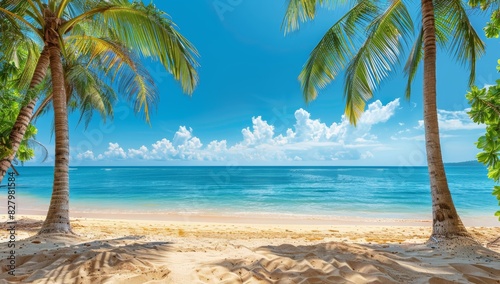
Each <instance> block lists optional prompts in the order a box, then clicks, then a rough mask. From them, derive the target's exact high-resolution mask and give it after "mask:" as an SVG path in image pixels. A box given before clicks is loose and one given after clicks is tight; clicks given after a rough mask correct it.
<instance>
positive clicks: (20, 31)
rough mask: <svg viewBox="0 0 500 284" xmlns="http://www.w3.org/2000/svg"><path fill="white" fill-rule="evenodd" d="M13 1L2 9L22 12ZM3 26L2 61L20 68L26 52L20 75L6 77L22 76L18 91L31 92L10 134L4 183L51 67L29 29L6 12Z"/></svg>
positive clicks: (1, 163)
mask: <svg viewBox="0 0 500 284" xmlns="http://www.w3.org/2000/svg"><path fill="white" fill-rule="evenodd" d="M10 2H11V1H6V0H2V1H0V8H3V7H7V6H9V7H10V8H12V11H13V12H20V10H21V9H19V8H18V7H17V6H13V5H11V4H10ZM0 25H1V29H2V34H1V35H0V46H1V50H2V58H1V60H2V61H12V62H15V65H17V66H16V67H17V68H19V66H18V65H19V63H18V61H19V59H20V54H22V53H23V52H22V51H25V52H26V60H24V62H23V63H24V64H23V68H22V69H21V72H19V71H14V70H10V72H9V71H7V70H6V72H5V73H3V74H4V75H8V74H9V73H12V72H16V73H19V74H18V75H17V78H16V80H17V85H16V86H15V89H16V90H18V91H19V92H26V90H27V89H29V90H30V91H29V92H28V94H27V96H26V98H27V99H26V100H25V102H27V103H24V104H21V106H22V107H21V109H20V111H19V114H18V115H17V119H16V120H15V123H14V125H13V126H12V128H11V131H10V134H9V135H8V137H9V139H8V140H9V146H10V148H11V150H12V151H10V154H9V155H4V156H2V157H1V158H0V183H1V182H2V180H3V177H4V176H5V174H6V173H7V170H8V169H9V168H10V167H11V164H12V161H13V160H14V158H15V156H16V153H17V152H18V149H19V147H20V146H21V145H22V141H23V140H24V136H25V133H26V131H27V130H28V129H29V127H30V126H29V125H30V121H31V115H32V113H33V109H34V108H35V105H36V102H37V97H36V96H33V94H34V93H36V90H35V88H36V87H37V86H38V85H39V84H40V83H41V82H42V80H43V79H44V78H45V75H46V72H47V69H48V66H49V57H48V55H49V54H48V49H47V48H44V49H43V50H42V51H41V52H40V51H39V49H38V46H39V45H41V43H40V42H37V40H36V39H34V38H31V37H29V36H26V34H27V33H29V30H27V29H26V27H24V26H23V25H19V23H17V22H16V21H10V19H8V18H6V17H5V15H4V14H3V13H0ZM30 98H31V99H30Z"/></svg>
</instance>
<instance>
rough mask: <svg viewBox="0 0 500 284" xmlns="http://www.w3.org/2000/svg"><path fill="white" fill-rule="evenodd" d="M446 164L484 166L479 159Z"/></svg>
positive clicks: (447, 164)
mask: <svg viewBox="0 0 500 284" xmlns="http://www.w3.org/2000/svg"><path fill="white" fill-rule="evenodd" d="M445 165H446V166H484V165H483V164H481V163H480V162H478V161H477V160H471V161H464V162H457V163H445Z"/></svg>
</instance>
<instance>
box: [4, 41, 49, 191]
mask: <svg viewBox="0 0 500 284" xmlns="http://www.w3.org/2000/svg"><path fill="white" fill-rule="evenodd" d="M48 67H49V50H48V48H47V47H44V49H43V50H42V53H41V54H40V58H39V59H38V63H37V65H36V68H35V73H34V74H33V78H32V79H31V83H30V89H33V88H34V87H36V86H37V85H38V84H40V82H42V80H43V79H44V78H45V75H46V74H47V69H48ZM37 100H38V96H35V97H34V98H33V99H32V100H31V101H30V102H29V103H28V105H26V106H24V107H22V108H21V110H20V111H19V114H18V115H17V119H16V122H15V123H14V126H13V127H12V130H11V132H10V142H11V144H12V154H11V155H10V156H8V157H5V158H4V159H2V160H0V183H2V180H3V178H4V176H5V174H6V173H7V171H8V170H9V168H10V167H11V165H12V161H13V160H14V158H15V157H16V154H17V150H18V149H19V145H21V141H22V140H23V138H24V134H25V133H26V129H27V128H28V125H29V123H30V122H31V118H32V117H33V109H34V108H35V105H36V102H37Z"/></svg>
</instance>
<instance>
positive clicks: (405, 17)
mask: <svg viewBox="0 0 500 284" xmlns="http://www.w3.org/2000/svg"><path fill="white" fill-rule="evenodd" d="M412 32H413V22H412V20H411V17H410V14H409V12H408V10H407V8H406V6H405V5H404V3H403V2H402V1H400V0H395V1H392V3H390V6H389V7H388V8H387V9H386V10H385V11H384V12H383V13H382V14H381V15H380V16H378V17H377V18H376V19H375V20H374V21H373V22H372V23H371V24H370V26H369V27H368V36H367V39H366V41H365V42H364V44H363V45H362V46H361V48H360V49H359V52H358V53H357V54H356V56H355V57H354V58H353V60H352V61H351V63H350V64H349V66H348V67H347V70H346V79H345V89H344V91H345V97H346V109H345V113H346V115H347V117H348V118H349V121H350V122H351V123H352V124H354V125H356V121H357V119H358V118H359V117H360V116H361V114H362V113H363V111H364V108H365V105H366V101H368V100H369V99H371V98H372V96H373V92H374V91H375V89H376V88H377V86H378V85H379V83H380V82H381V81H382V80H383V79H384V78H386V77H387V76H388V74H389V71H391V70H392V68H393V66H394V65H395V64H396V63H397V62H398V60H399V55H400V51H401V50H402V43H403V42H404V40H405V39H406V38H407V37H408V36H409V35H410V34H411V33H412Z"/></svg>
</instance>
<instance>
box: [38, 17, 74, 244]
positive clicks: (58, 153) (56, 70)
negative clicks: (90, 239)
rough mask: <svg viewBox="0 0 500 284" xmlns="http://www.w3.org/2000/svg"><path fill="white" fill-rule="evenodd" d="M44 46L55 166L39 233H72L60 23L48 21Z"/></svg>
mask: <svg viewBox="0 0 500 284" xmlns="http://www.w3.org/2000/svg"><path fill="white" fill-rule="evenodd" d="M47 25H48V28H47V31H46V45H48V46H49V56H50V71H51V74H52V95H53V97H52V104H53V107H54V122H55V123H54V130H55V143H56V145H55V165H54V184H53V188H52V197H51V199H50V205H49V211H48V212H47V217H46V218H45V221H44V223H43V225H42V228H41V229H40V231H39V234H47V233H50V234H52V233H64V234H73V232H72V231H71V225H70V220H69V129H68V109H67V104H66V90H65V86H64V71H63V66H62V59H61V46H60V44H59V35H58V32H57V30H58V28H59V25H60V20H59V19H56V18H54V17H49V18H47Z"/></svg>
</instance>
